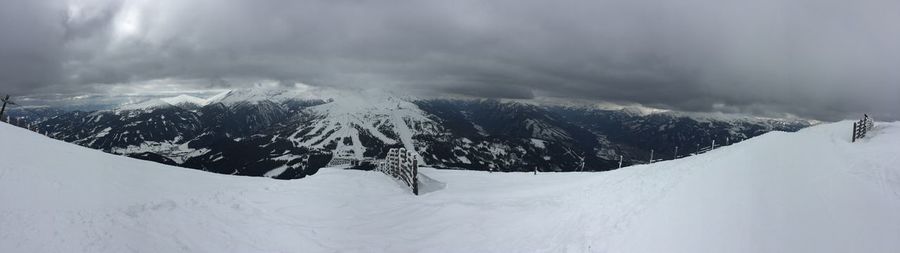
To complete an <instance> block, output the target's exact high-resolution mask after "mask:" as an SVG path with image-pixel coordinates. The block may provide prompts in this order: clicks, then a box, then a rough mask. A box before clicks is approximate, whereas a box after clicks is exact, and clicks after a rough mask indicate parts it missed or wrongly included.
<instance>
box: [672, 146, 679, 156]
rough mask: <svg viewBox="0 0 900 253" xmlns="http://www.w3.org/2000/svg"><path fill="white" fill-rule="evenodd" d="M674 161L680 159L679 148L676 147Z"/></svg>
mask: <svg viewBox="0 0 900 253" xmlns="http://www.w3.org/2000/svg"><path fill="white" fill-rule="evenodd" d="M672 159H678V146H675V157H674V158H672Z"/></svg>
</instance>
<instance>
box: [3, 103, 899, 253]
mask: <svg viewBox="0 0 900 253" xmlns="http://www.w3.org/2000/svg"><path fill="white" fill-rule="evenodd" d="M494 105H495V104H494ZM401 106H402V105H401ZM472 117H476V115H472ZM166 118H169V117H166ZM101 121H103V120H101ZM155 121H157V120H154V122H155ZM328 125H330V123H329V124H326V125H323V126H322V128H327V127H328ZM482 128H484V130H485V131H486V132H489V131H492V130H491V127H490V126H488V125H487V124H485V125H483V126H482ZM851 128H852V122H850V121H844V122H838V123H832V124H822V125H817V126H814V127H810V128H807V129H803V130H801V131H799V132H797V133H782V132H771V133H767V134H764V135H762V136H758V137H756V138H752V139H749V140H747V141H745V142H741V143H737V144H735V145H731V146H727V147H723V148H719V149H715V150H713V151H710V152H708V153H704V154H701V155H696V156H691V157H687V158H684V159H678V160H674V161H663V162H658V163H654V164H645V165H637V166H631V167H627V168H622V169H619V170H614V171H608V172H599V173H587V172H570V173H537V174H532V173H531V172H527V173H487V172H484V171H461V170H437V169H433V168H427V167H423V168H421V169H420V170H419V173H420V175H421V177H420V178H425V177H426V176H427V178H429V179H430V180H429V181H427V182H421V183H420V187H421V188H422V189H427V190H424V191H423V192H422V194H421V195H419V196H413V195H411V194H410V193H409V190H408V189H406V188H405V186H404V185H400V184H398V183H397V182H395V181H394V180H392V179H391V178H390V177H388V176H385V175H384V174H382V173H380V172H375V171H359V170H344V169H341V168H329V167H326V168H322V169H321V171H319V172H318V173H316V175H314V176H311V177H309V178H306V179H304V180H302V181H299V182H298V181H285V180H270V179H268V178H257V177H234V176H227V175H217V174H213V173H205V172H202V171H197V170H187V169H182V168H178V167H173V166H167V165H163V164H159V163H154V162H147V161H140V160H136V159H130V158H127V157H121V156H116V155H111V154H107V153H103V152H100V151H97V150H92V149H88V148H84V147H79V146H76V145H72V144H68V143H64V142H62V141H58V140H53V139H51V138H47V137H45V136H42V135H39V134H37V133H34V132H30V131H27V130H25V129H21V128H16V127H12V126H9V125H7V124H5V123H0V140H3V141H4V145H0V155H2V157H3V162H2V163H0V252H296V251H302V252H535V251H538V252H747V253H750V252H885V253H887V252H898V250H900V240H897V238H900V212H897V210H900V170H898V166H897V151H896V148H895V147H896V146H897V143H900V123H896V122H895V123H883V122H878V123H876V126H875V128H874V129H873V131H871V132H870V134H869V135H867V137H866V138H864V139H862V140H858V141H856V142H851V140H850V135H849V132H850V129H851ZM110 133H112V131H110ZM110 133H107V135H108V134H110ZM540 133H546V134H550V133H549V132H540ZM476 134H477V133H476ZM550 135H556V133H553V134H550ZM557 136H558V135H557ZM389 137H390V136H389ZM376 138H377V137H376ZM188 143H191V142H188ZM473 143H474V140H473ZM286 144H288V145H290V143H289V142H288V143H286ZM548 144H550V143H549V142H547V143H545V145H548ZM417 145H419V144H417ZM189 148H193V147H189ZM213 152H216V151H213V150H211V151H208V152H207V154H209V153H213Z"/></svg>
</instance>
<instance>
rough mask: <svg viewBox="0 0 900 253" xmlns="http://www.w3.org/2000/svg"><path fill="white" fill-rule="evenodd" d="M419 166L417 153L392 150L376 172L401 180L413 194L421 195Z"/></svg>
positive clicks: (402, 149)
mask: <svg viewBox="0 0 900 253" xmlns="http://www.w3.org/2000/svg"><path fill="white" fill-rule="evenodd" d="M418 165H419V164H418V160H417V159H416V153H415V152H410V151H407V150H406V149H405V148H392V149H390V150H389V151H388V155H387V157H385V159H384V161H381V162H379V163H378V166H377V167H376V169H375V170H377V171H380V172H382V173H384V174H386V175H388V176H391V177H393V178H396V179H397V180H400V182H402V183H404V184H406V186H407V187H409V188H410V190H412V193H413V194H415V195H419V178H418V175H419V168H418Z"/></svg>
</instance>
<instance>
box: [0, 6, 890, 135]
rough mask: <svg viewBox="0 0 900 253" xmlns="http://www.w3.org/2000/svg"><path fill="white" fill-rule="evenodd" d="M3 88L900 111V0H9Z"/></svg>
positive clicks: (835, 114)
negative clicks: (375, 92) (378, 93)
mask: <svg viewBox="0 0 900 253" xmlns="http://www.w3.org/2000/svg"><path fill="white" fill-rule="evenodd" d="M2 7H3V8H0V14H2V15H0V19H3V20H2V21H3V22H0V34H2V35H3V36H0V84H2V86H3V90H9V92H13V93H38V92H73V91H78V90H83V89H105V87H109V86H122V85H133V84H135V83H146V82H153V81H156V82H159V80H168V81H171V82H174V83H179V84H183V85H185V86H188V87H191V88H198V87H210V86H212V87H221V86H233V85H234V84H237V83H247V84H252V83H253V82H252V81H247V80H277V81H279V82H283V83H290V82H294V81H297V82H303V83H308V84H313V85H323V86H335V87H352V88H359V87H385V88H396V89H408V90H420V91H424V92H438V93H456V94H466V95H474V96H488V97H510V98H527V97H531V96H534V94H540V95H547V96H559V97H577V98H589V99H598V100H609V101H620V102H634V103H642V104H645V105H652V106H657V107H662V108H669V109H677V110H688V111H728V112H744V113H754V114H770V113H791V114H796V115H800V116H804V117H814V118H818V119H826V120H831V119H839V118H843V117H850V116H856V115H855V114H859V113H861V112H870V113H872V114H875V115H877V116H880V117H882V118H886V119H900V112H898V108H900V83H898V82H900V71H897V70H896V69H897V66H900V26H897V25H895V24H897V23H900V12H897V11H896V10H900V2H897V1H880V0H862V1H802V0H798V1H771V0H761V1H714V0H685V1H664V0H651V1H625V0H613V1H602V0H601V1H586V0H560V1H538V0H517V1H513V0H492V1H475V0H458V1H438V0H434V1H431V0H425V1H421V0H419V1H413V0H394V1H367V0H355V1H353V0H342V1H333V0H331V1H325V0H322V1H287V0H263V1H237V0H224V1H222V0H215V1H213V0H193V1H181V0H156V1H150V0H135V1H104V0H69V1H51V0H46V1H32V0H6V1H4V2H3V3H2Z"/></svg>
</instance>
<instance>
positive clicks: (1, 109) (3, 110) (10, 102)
mask: <svg viewBox="0 0 900 253" xmlns="http://www.w3.org/2000/svg"><path fill="white" fill-rule="evenodd" d="M0 100H2V101H3V107H0V118H3V112H5V111H6V105H7V104H9V105H16V103H14V102H13V101H11V100H9V95H6V97H5V98H0Z"/></svg>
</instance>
